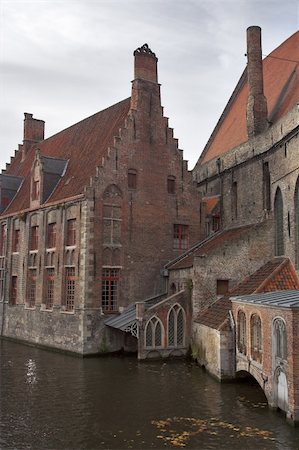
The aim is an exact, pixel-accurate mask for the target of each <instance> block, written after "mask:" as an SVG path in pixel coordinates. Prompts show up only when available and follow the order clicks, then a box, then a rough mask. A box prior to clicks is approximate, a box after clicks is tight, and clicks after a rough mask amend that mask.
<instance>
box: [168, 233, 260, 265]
mask: <svg viewBox="0 0 299 450" xmlns="http://www.w3.org/2000/svg"><path fill="white" fill-rule="evenodd" d="M252 227H253V225H245V226H242V227H238V228H231V229H229V230H224V231H220V232H217V233H215V234H214V235H211V236H210V237H209V238H208V239H205V240H204V241H201V242H199V243H198V244H196V245H195V246H194V247H193V249H190V250H188V251H187V252H185V253H183V254H182V255H180V256H179V257H178V258H176V259H175V260H173V262H170V263H168V264H167V265H166V266H165V267H166V268H167V269H169V270H177V269H187V268H189V267H192V266H193V263H194V257H195V256H203V255H207V254H208V253H209V252H211V251H212V250H214V249H215V248H217V247H219V246H220V245H222V244H224V243H225V242H231V241H233V240H234V239H239V238H240V237H241V236H242V235H243V234H246V233H247V232H248V230H250V229H251V228H252Z"/></svg>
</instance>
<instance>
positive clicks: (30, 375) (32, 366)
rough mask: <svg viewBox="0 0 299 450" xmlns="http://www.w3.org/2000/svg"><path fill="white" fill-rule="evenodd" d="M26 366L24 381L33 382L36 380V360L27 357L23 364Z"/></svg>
mask: <svg viewBox="0 0 299 450" xmlns="http://www.w3.org/2000/svg"><path fill="white" fill-rule="evenodd" d="M25 366H26V369H27V371H26V383H28V384H35V383H36V382H37V378H36V362H35V361H34V360H33V359H31V358H30V359H28V361H27V362H26V364H25Z"/></svg>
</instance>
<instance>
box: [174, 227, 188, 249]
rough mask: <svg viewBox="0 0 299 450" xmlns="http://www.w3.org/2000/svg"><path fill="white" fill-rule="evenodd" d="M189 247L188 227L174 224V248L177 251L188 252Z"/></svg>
mask: <svg viewBox="0 0 299 450" xmlns="http://www.w3.org/2000/svg"><path fill="white" fill-rule="evenodd" d="M188 245H189V227H188V225H180V224H174V226H173V248H174V249H175V250H186V249H187V248H188Z"/></svg>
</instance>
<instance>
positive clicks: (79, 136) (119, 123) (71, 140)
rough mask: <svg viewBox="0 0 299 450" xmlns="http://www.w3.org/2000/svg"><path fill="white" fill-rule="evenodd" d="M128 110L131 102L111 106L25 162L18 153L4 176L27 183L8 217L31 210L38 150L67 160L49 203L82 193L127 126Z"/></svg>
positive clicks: (43, 143)
mask: <svg viewBox="0 0 299 450" xmlns="http://www.w3.org/2000/svg"><path fill="white" fill-rule="evenodd" d="M129 109H130V98H128V99H126V100H123V101H121V102H119V103H117V104H115V105H113V106H110V107H109V108H107V109H105V110H103V111H100V112H98V113H96V114H94V115H92V116H90V117H88V118H86V119H84V120H82V121H80V122H78V123H76V124H75V125H72V126H70V127H69V128H66V129H65V130H63V131H61V132H59V133H57V134H55V135H53V136H51V137H49V138H48V139H45V140H44V141H41V142H39V143H38V144H36V145H34V146H33V147H32V148H31V149H30V150H29V151H28V153H27V155H26V158H25V160H24V161H23V162H22V155H21V151H19V152H18V153H17V155H16V157H15V158H14V159H13V161H12V163H11V164H10V166H9V167H8V168H7V170H6V172H5V174H6V175H14V176H19V177H23V178H24V179H25V180H24V183H23V185H22V187H21V189H20V190H19V192H18V194H17V195H16V197H15V198H14V200H13V201H12V203H11V204H10V205H9V207H8V208H7V209H6V210H5V215H6V214H12V213H16V212H18V211H20V210H23V209H26V208H29V205H30V198H29V196H30V171H31V168H32V164H33V161H34V157H35V152H36V149H39V150H40V154H41V156H45V157H51V158H58V159H64V160H68V164H67V170H66V172H65V174H64V176H63V177H62V179H61V180H60V182H59V184H58V185H57V187H56V189H55V190H54V192H53V193H52V195H51V196H50V198H49V199H48V200H47V202H55V201H59V200H63V199H68V198H71V197H73V196H76V195H79V194H81V193H83V190H84V187H85V186H86V185H89V179H90V177H91V176H94V175H95V170H96V167H97V166H100V165H101V164H102V157H103V156H106V154H107V151H108V147H109V146H112V145H113V138H114V136H118V135H119V129H120V128H121V127H123V126H124V123H125V119H126V117H127V115H128V112H129Z"/></svg>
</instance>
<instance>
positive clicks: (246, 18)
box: [0, 0, 299, 169]
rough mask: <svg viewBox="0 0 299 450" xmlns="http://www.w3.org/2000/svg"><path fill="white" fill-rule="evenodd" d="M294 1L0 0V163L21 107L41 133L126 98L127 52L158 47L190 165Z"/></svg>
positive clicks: (279, 36) (287, 19)
mask: <svg viewBox="0 0 299 450" xmlns="http://www.w3.org/2000/svg"><path fill="white" fill-rule="evenodd" d="M298 9H299V2H298V0H284V1H282V0H136V1H135V0H106V1H103V0H31V1H29V0H0V63H1V67H0V70H1V72H0V89H1V90H0V151H1V154H0V167H1V168H4V167H5V163H6V162H9V160H10V156H11V155H13V153H14V150H15V149H16V148H17V145H18V144H19V143H22V138H23V134H22V133H23V113H24V112H30V113H33V115H34V117H35V118H38V119H43V120H45V122H46V137H49V136H51V135H52V134H55V133H57V132H58V131H60V130H62V129H64V128H66V127H68V126H70V125H72V124H74V123H76V122H78V121H80V120H82V119H84V118H85V117H88V116H90V115H92V114H94V113H95V112H98V111H100V110H102V109H105V108H106V107H108V106H110V105H112V104H114V103H116V102H118V101H120V100H123V99H124V98H127V97H129V96H130V90H131V80H132V79H133V51H134V50H135V49H136V48H137V47H140V46H141V45H143V44H144V43H148V45H149V46H150V48H151V49H152V50H153V51H154V52H155V53H156V55H157V57H158V59H159V62H158V73H159V82H160V83H161V84H162V88H161V93H162V105H163V106H164V113H165V115H166V116H167V117H169V119H170V121H169V123H170V126H171V127H173V128H174V135H175V137H176V138H178V139H179V147H180V148H181V149H183V150H184V157H185V159H187V160H189V169H192V168H193V166H194V164H195V162H196V160H197V159H198V157H199V155H200V153H201V151H202V150H203V147H204V145H205V143H206V142H207V140H208V138H209V136H210V134H211V133H212V131H213V128H214V126H215V125H216V122H217V120H218V118H219V116H220V114H221V112H222V111H223V109H224V107H225V105H226V103H227V101H228V99H229V97H230V95H231V93H232V90H233V89H234V87H235V84H236V83H237V81H238V79H239V77H240V75H241V73H242V71H243V69H244V68H245V65H246V58H245V56H244V54H245V53H246V41H245V36H246V28H247V27H248V26H250V25H259V26H261V27H262V33H263V34H262V40H263V54H264V55H267V54H268V53H270V52H271V51H272V50H273V49H274V48H275V47H277V46H278V45H279V44H280V43H281V42H283V41H284V40H285V39H286V38H287V37H289V36H290V35H291V34H293V33H294V32H295V31H297V29H298V24H299V14H298Z"/></svg>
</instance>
